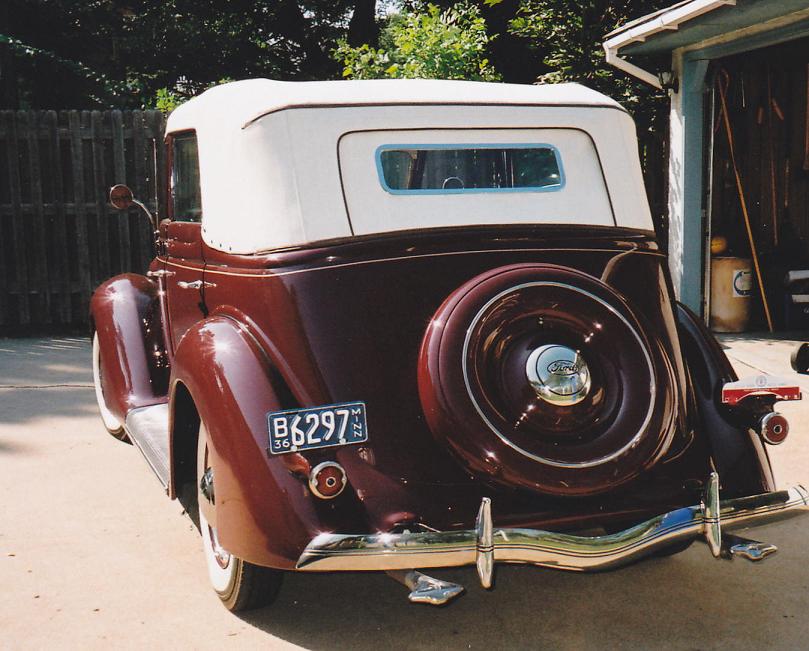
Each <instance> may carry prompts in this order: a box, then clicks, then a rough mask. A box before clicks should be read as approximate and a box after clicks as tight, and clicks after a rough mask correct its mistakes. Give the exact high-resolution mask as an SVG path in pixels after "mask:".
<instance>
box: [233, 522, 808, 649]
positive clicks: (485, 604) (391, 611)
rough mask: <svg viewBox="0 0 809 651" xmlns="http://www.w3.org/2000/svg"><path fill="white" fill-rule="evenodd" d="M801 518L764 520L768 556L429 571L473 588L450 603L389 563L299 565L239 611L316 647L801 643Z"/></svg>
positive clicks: (695, 550)
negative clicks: (315, 568)
mask: <svg viewBox="0 0 809 651" xmlns="http://www.w3.org/2000/svg"><path fill="white" fill-rule="evenodd" d="M793 522H795V521H793ZM793 522H790V523H782V524H779V525H776V526H775V527H772V528H771V529H768V530H767V532H766V534H767V537H766V538H765V540H767V541H768V542H773V543H775V544H779V546H780V545H781V544H783V547H784V550H782V552H781V553H780V554H779V555H776V556H775V557H773V558H772V559H769V560H768V561H767V562H765V563H762V564H760V565H756V564H752V563H749V562H745V561H742V560H735V561H724V560H721V561H718V560H714V559H713V558H711V557H710V554H709V552H708V549H707V547H706V546H705V545H703V544H702V543H697V544H695V545H693V546H692V547H691V548H690V549H689V550H687V551H686V552H684V553H682V554H679V555H677V556H674V557H671V558H654V559H649V560H646V561H644V562H642V563H639V564H636V565H633V566H631V567H627V568H624V569H621V570H617V571H612V572H604V573H600V574H577V573H570V572H559V571H554V570H548V569H542V568H533V567H526V566H504V565H501V566H498V568H497V573H496V586H495V589H494V590H492V591H486V590H484V589H482V588H481V587H480V585H479V583H478V580H477V574H476V572H475V570H474V569H459V570H450V571H446V570H445V571H434V572H430V574H432V575H434V576H437V577H439V578H443V579H446V580H450V581H455V582H457V583H460V584H462V585H464V586H466V588H467V591H466V593H465V594H464V595H463V596H461V597H460V598H459V599H458V600H456V601H455V602H454V603H452V604H449V605H447V606H445V607H442V608H435V607H432V606H424V605H414V604H409V603H407V597H406V595H407V591H406V589H405V588H404V587H402V586H401V585H399V584H398V583H396V582H394V581H393V580H392V579H390V578H388V577H387V576H385V575H384V574H378V573H374V574H348V573H347V574H337V573H333V574H322V575H317V574H312V575H303V574H291V575H289V576H287V577H286V578H287V580H286V581H285V584H284V586H283V588H282V590H281V595H280V596H279V599H278V601H277V602H276V603H275V604H273V605H272V606H270V607H269V608H266V609H263V610H259V611H254V612H252V613H247V614H245V615H243V616H242V619H243V620H244V621H246V622H248V623H250V624H252V625H253V626H255V627H257V628H259V629H262V630H264V631H266V632H268V633H271V634H272V635H274V636H276V637H279V638H282V639H284V640H287V641H289V642H292V643H294V644H298V645H300V646H302V647H305V648H309V649H333V648H351V649H378V648H379V647H380V646H384V647H386V648H389V649H435V648H451V649H456V648H463V649H466V648H471V649H481V648H486V649H503V648H508V649H529V648H530V649H537V648H553V649H601V648H655V649H668V648H676V649H685V648H701V649H705V648H723V649H726V648H747V649H749V648H757V647H762V648H772V647H773V645H774V646H776V647H778V648H797V647H799V646H801V640H802V638H803V636H804V635H805V630H804V629H803V624H802V621H803V620H802V618H803V613H805V611H806V608H807V606H809V597H807V598H805V599H803V600H802V603H792V602H790V603H784V600H783V598H782V594H783V593H782V590H781V588H780V587H779V586H781V585H783V583H782V582H783V581H790V580H791V581H792V582H794V580H795V578H796V577H795V571H796V566H797V567H798V568H800V569H798V570H797V571H798V572H799V573H801V574H802V576H803V578H802V579H800V580H809V574H807V572H806V571H805V570H804V569H803V568H804V564H802V562H801V560H800V556H801V550H802V540H803V537H804V536H805V527H803V529H801V525H800V524H793ZM797 522H799V521H797ZM779 556H780V558H779ZM762 574H763V575H765V576H762ZM762 613H767V615H766V616H762ZM776 641H777V643H776Z"/></svg>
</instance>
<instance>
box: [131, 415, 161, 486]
mask: <svg viewBox="0 0 809 651" xmlns="http://www.w3.org/2000/svg"><path fill="white" fill-rule="evenodd" d="M124 429H125V430H126V433H127V434H128V435H129V438H130V439H131V440H132V441H133V442H134V443H135V446H136V447H137V448H138V449H139V450H140V451H141V454H143V456H144V457H145V458H146V461H147V462H148V463H149V466H150V467H151V468H152V470H153V471H154V474H155V475H157V478H158V479H159V480H160V483H161V484H163V488H166V489H168V486H169V406H168V403H165V402H164V403H161V404H159V405H149V406H148V407H138V408H137V409H133V410H131V411H130V412H129V413H128V414H127V415H126V422H125V423H124Z"/></svg>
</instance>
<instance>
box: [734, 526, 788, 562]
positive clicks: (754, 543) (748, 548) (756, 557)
mask: <svg viewBox="0 0 809 651" xmlns="http://www.w3.org/2000/svg"><path fill="white" fill-rule="evenodd" d="M777 551H778V547H776V546H775V545H771V544H769V543H765V542H759V541H758V540H752V539H750V538H744V537H742V536H736V535H734V534H732V533H726V534H724V535H723V536H722V555H723V556H724V557H726V558H731V559H732V558H733V557H734V556H741V557H742V558H746V559H747V560H748V561H763V560H764V559H765V558H767V556H770V555H771V554H774V553H775V552H777Z"/></svg>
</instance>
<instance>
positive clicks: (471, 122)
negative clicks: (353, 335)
mask: <svg viewBox="0 0 809 651" xmlns="http://www.w3.org/2000/svg"><path fill="white" fill-rule="evenodd" d="M605 109H609V110H605ZM616 109H618V110H616ZM187 130H194V131H196V133H197V139H198V145H199V157H200V189H201V196H202V215H203V216H202V226H203V238H204V239H205V241H206V242H207V243H208V244H209V245H210V246H213V247H214V248H218V249H221V250H224V251H232V252H234V253H255V252H259V251H267V250H272V249H277V248H283V247H290V246H300V245H304V244H307V243H310V242H315V241H319V240H325V239H331V238H337V237H349V236H351V235H361V234H367V233H375V232H386V231H396V230H404V229H409V228H429V227H431V226H448V225H450V226H451V225H463V224H481V223H488V224H493V223H494V224H497V223H582V224H597V225H621V226H629V227H636V228H643V229H649V230H651V228H652V222H651V217H650V214H649V209H648V204H647V200H646V196H645V191H644V189H643V181H642V178H641V173H640V165H639V161H638V154H637V142H636V137H635V128H634V123H633V122H632V120H631V118H630V117H629V116H628V114H627V113H626V112H625V111H624V110H623V109H622V108H621V106H620V105H619V104H618V103H617V102H615V101H614V100H612V99H610V98H608V97H606V96H605V95H602V94H601V93H598V92H596V91H593V90H590V89H588V88H586V87H584V86H580V85H578V84H557V85H544V86H537V85H518V84H498V83H483V82H468V81H443V80H372V81H371V80H369V81H311V82H284V81H273V80H269V79H252V80H247V81H238V82H233V83H229V84H223V85H221V86H217V87H214V88H212V89H210V90H207V91H205V92H204V93H202V94H201V95H199V96H198V97H195V98H193V99H191V100H189V101H188V102H186V103H185V104H183V105H181V106H179V107H178V108H177V109H176V110H175V111H173V112H172V114H171V115H170V116H169V119H168V124H167V127H166V131H167V133H174V132H180V131H187ZM455 142H459V143H467V146H469V143H484V146H485V145H486V144H487V143H497V144H498V145H499V144H503V143H542V144H543V145H544V144H549V145H551V146H553V147H555V148H556V149H557V150H558V152H559V154H560V155H561V159H562V164H563V166H564V173H565V178H566V186H565V187H564V188H563V189H562V190H561V191H559V192H553V193H552V192H548V193H544V194H543V195H542V197H541V198H540V197H539V196H538V195H537V194H534V195H531V196H529V195H530V193H523V192H515V193H513V194H508V195H506V194H489V195H485V196H484V195H482V194H471V193H470V194H466V193H464V194H463V195H441V196H430V197H424V196H421V197H414V196H394V195H393V194H390V193H387V192H386V191H385V190H384V189H383V187H382V185H381V184H380V179H379V177H378V168H377V161H376V160H375V154H374V152H375V151H376V149H377V147H378V146H380V145H385V144H391V143H393V144H404V143H409V145H413V144H418V143H425V144H430V143H433V145H432V146H435V145H436V144H440V145H444V144H453V143H455ZM578 170H582V172H581V174H579V173H578ZM596 177H597V178H596ZM595 186H598V187H595Z"/></svg>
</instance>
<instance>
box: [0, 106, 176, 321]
mask: <svg viewBox="0 0 809 651" xmlns="http://www.w3.org/2000/svg"><path fill="white" fill-rule="evenodd" d="M164 128H165V117H164V116H163V114H162V113H161V112H160V111H58V112H57V111H0V332H2V333H15V332H23V333H24V332H25V331H26V330H35V329H49V328H54V329H66V328H71V329H72V328H80V327H83V326H85V325H86V324H87V323H88V305H89V301H90V296H91V295H92V292H93V290H94V289H95V287H96V286H97V285H98V284H99V283H101V282H103V281H104V280H106V279H107V278H109V277H110V276H113V275H115V274H118V273H122V272H126V271H135V272H139V273H143V271H144V270H145V269H146V267H147V266H148V264H149V260H150V259H151V258H152V248H151V246H152V245H151V237H150V228H149V224H148V221H147V219H146V218H145V216H144V215H143V214H142V213H141V212H139V211H138V210H136V209H131V210H129V211H128V212H127V213H124V212H118V211H116V210H115V209H113V208H112V207H110V206H109V205H108V203H107V197H108V193H109V188H110V186H112V185H114V184H116V183H126V184H127V185H129V186H130V187H131V188H132V190H133V192H134V193H135V196H136V197H137V198H139V199H141V201H143V202H144V203H145V204H146V205H148V206H149V208H150V210H154V209H155V208H158V209H159V213H160V214H164V213H165V211H164V208H165V206H164V205H162V202H163V198H164V197H165V179H166V175H165V160H164V150H163V147H162V139H163V131H164ZM157 197H160V205H159V206H158V205H157V199H156V198H157Z"/></svg>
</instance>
